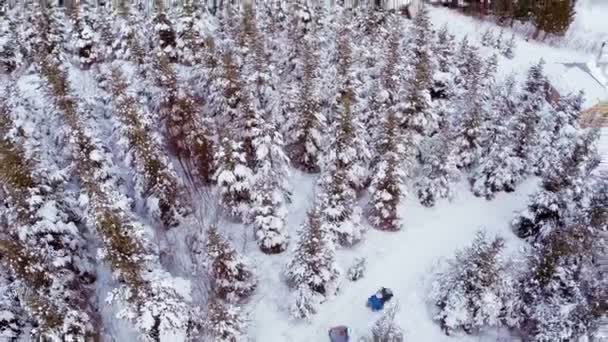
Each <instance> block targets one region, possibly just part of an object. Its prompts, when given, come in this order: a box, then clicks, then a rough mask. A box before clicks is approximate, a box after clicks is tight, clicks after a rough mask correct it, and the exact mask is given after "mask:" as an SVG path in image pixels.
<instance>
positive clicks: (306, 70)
mask: <svg viewBox="0 0 608 342" xmlns="http://www.w3.org/2000/svg"><path fill="white" fill-rule="evenodd" d="M312 49H313V46H311V43H310V42H308V41H305V42H304V43H303V44H302V46H301V50H300V51H301V57H300V58H299V60H301V63H302V66H301V68H302V80H301V81H299V82H300V87H299V89H298V90H297V100H296V104H295V109H294V113H293V115H291V118H292V120H293V121H294V122H293V123H292V124H290V125H289V132H288V136H287V143H288V151H289V156H290V159H291V161H292V162H293V165H294V166H295V167H296V168H298V169H300V170H303V171H306V172H311V173H314V172H319V171H320V164H321V159H322V154H323V147H322V146H323V144H322V141H321V140H322V139H323V131H324V127H325V117H324V116H323V113H322V112H321V99H320V96H319V93H318V92H319V89H318V84H317V83H318V80H317V78H318V76H317V74H318V72H319V71H318V69H317V64H318V63H317V58H316V56H315V54H314V53H313V51H312Z"/></svg>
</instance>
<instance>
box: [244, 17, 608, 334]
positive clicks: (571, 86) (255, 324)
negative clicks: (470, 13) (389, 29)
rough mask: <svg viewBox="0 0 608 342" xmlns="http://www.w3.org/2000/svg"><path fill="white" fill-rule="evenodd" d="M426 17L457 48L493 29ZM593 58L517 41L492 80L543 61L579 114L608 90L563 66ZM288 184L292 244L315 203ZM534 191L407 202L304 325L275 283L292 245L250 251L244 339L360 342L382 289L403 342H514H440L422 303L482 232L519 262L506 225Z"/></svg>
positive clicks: (603, 147)
mask: <svg viewBox="0 0 608 342" xmlns="http://www.w3.org/2000/svg"><path fill="white" fill-rule="evenodd" d="M430 14H431V19H432V21H433V23H434V25H435V28H437V29H438V28H440V27H441V26H443V25H444V24H446V23H447V25H448V29H449V30H450V32H451V33H452V34H455V35H456V37H457V39H460V38H462V37H463V36H465V35H468V37H469V40H470V41H473V42H476V43H478V44H479V45H481V44H480V41H481V35H482V33H483V32H484V31H485V30H486V28H487V27H490V26H492V25H493V24H492V23H488V22H480V21H478V20H475V19H473V18H469V17H465V16H462V15H459V14H457V13H454V12H453V11H450V10H447V9H443V8H432V9H431V10H430ZM456 17H457V18H456ZM600 24H601V23H600ZM600 24H598V25H600ZM588 27H589V26H588ZM495 29H496V31H498V30H499V28H495ZM482 51H483V52H484V55H485V56H486V57H487V58H489V56H490V55H491V54H492V53H495V52H496V53H497V51H493V49H491V48H485V47H482ZM593 57H594V56H593V53H592V52H583V50H579V51H575V50H572V49H568V48H565V47H561V48H558V47H554V46H550V45H547V44H542V43H538V42H533V41H530V42H526V41H524V40H523V39H521V38H517V48H516V52H515V58H513V59H506V58H504V57H499V73H500V74H502V75H507V74H511V73H516V75H517V76H518V77H520V80H521V79H523V78H524V77H525V74H526V71H527V69H528V68H529V67H530V66H531V65H532V64H534V63H536V62H538V60H539V59H540V58H542V59H544V60H545V62H546V65H545V71H546V74H547V77H548V78H549V80H550V81H551V83H552V85H553V86H554V87H555V88H556V89H557V90H558V91H559V92H560V93H564V94H565V93H569V92H578V91H579V90H583V91H584V92H585V94H586V101H585V107H591V106H593V105H595V104H596V103H598V102H599V101H604V100H606V99H608V89H607V88H606V87H603V86H601V85H600V84H599V83H598V82H597V81H596V80H594V79H593V77H592V76H591V75H590V74H589V73H587V72H585V71H584V70H583V69H580V68H577V67H568V66H566V65H564V63H581V64H585V63H587V62H588V61H590V60H593ZM602 133H603V135H602V139H601V142H600V151H601V153H603V155H604V156H606V157H605V158H606V159H608V130H607V129H604V130H603V131H602ZM606 159H605V160H606ZM604 165H606V163H604ZM291 181H292V187H293V189H294V192H293V194H294V198H293V202H292V203H291V204H290V207H289V211H290V214H289V216H288V224H287V226H288V227H289V229H290V230H291V231H290V232H289V234H290V235H291V236H295V235H296V230H297V229H298V228H299V226H300V225H301V224H302V222H303V221H304V218H305V215H306V211H307V209H308V207H309V206H310V205H311V204H312V198H313V195H314V193H313V191H314V190H313V189H314V186H313V185H314V183H315V179H314V177H311V176H307V175H303V174H301V173H299V172H294V174H293V176H292V179H291ZM536 188H537V181H536V180H535V179H530V180H528V181H526V182H525V183H524V184H522V185H520V186H519V187H518V189H517V191H516V192H514V193H510V194H505V193H500V194H498V195H497V197H496V198H495V199H494V200H492V201H487V200H485V199H483V198H477V197H474V196H473V195H472V194H471V192H470V191H469V187H468V184H465V183H461V184H459V185H458V187H457V189H456V190H457V191H455V193H456V196H455V198H454V199H453V200H452V201H451V202H449V201H445V200H444V201H440V202H438V203H437V205H436V206H435V207H433V208H425V207H423V206H421V205H420V204H419V203H418V201H417V199H415V198H409V199H408V200H406V201H405V202H404V203H403V205H402V207H401V209H400V215H401V217H403V218H404V229H403V230H401V231H399V232H394V233H389V232H381V231H377V230H373V229H370V230H369V231H368V233H367V236H366V239H365V240H364V241H363V242H362V243H361V244H359V245H357V246H355V247H354V248H351V249H340V250H338V252H337V258H338V263H339V265H340V268H341V269H348V268H349V267H350V266H351V265H353V263H354V262H355V259H356V258H358V257H363V258H366V259H367V265H366V270H367V271H366V273H365V274H364V276H363V278H362V279H360V280H358V281H356V282H351V281H349V280H347V279H346V275H342V279H341V283H340V291H339V292H338V294H337V295H336V296H335V297H334V298H331V299H329V300H328V301H327V302H325V303H323V304H322V305H321V308H320V310H319V312H318V313H317V314H316V315H314V316H313V317H312V318H311V319H310V320H309V321H308V322H303V321H293V320H290V319H288V318H287V317H289V313H288V307H287V306H288V302H289V301H288V300H287V298H288V296H289V295H290V291H291V290H290V289H289V288H287V286H286V285H285V283H284V281H283V279H282V278H281V274H282V270H283V268H284V266H285V262H286V260H287V257H286V256H285V255H287V256H288V255H290V254H291V252H292V250H293V248H294V247H295V243H293V242H292V245H291V246H290V249H289V250H288V251H287V252H286V253H284V254H283V255H278V256H274V255H273V256H268V255H263V254H261V253H259V252H257V251H253V250H251V252H250V253H249V254H250V256H251V257H252V258H253V259H254V261H255V264H256V265H257V274H258V275H259V287H258V290H257V293H256V295H255V297H254V298H253V299H252V303H251V305H250V306H249V307H250V319H251V322H250V326H249V331H248V335H249V336H250V338H251V339H252V340H254V341H264V342H284V341H290V342H292V341H293V342H312V341H315V342H316V341H327V340H328V329H330V328H331V327H333V326H336V325H346V326H348V327H349V329H351V333H352V335H353V336H352V340H353V341H357V338H359V337H362V336H368V335H369V332H370V330H371V327H372V325H373V324H374V322H375V321H376V320H377V319H378V318H379V317H380V315H381V313H374V312H371V311H370V310H369V308H367V307H366V306H365V303H366V300H367V298H368V297H369V296H370V295H372V294H373V293H374V292H376V291H377V290H378V289H379V288H380V287H382V286H384V287H389V288H391V289H393V291H394V293H395V300H398V301H399V304H400V307H401V311H400V312H399V313H398V315H397V321H398V322H399V324H400V325H401V327H402V328H403V329H404V330H405V338H406V340H408V341H434V342H435V341H459V342H460V341H462V342H464V341H497V340H501V339H505V340H509V341H514V338H513V337H511V336H508V333H506V332H500V331H499V332H497V331H492V332H485V333H484V334H482V335H481V336H468V335H454V336H446V335H445V334H444V333H443V332H442V331H441V330H440V328H439V326H438V325H437V324H436V323H435V322H433V320H432V315H433V312H432V310H433V308H432V305H430V304H429V303H428V300H427V293H428V281H429V276H430V275H431V274H432V271H433V268H434V266H435V265H437V263H438V262H439V261H440V260H441V259H443V258H451V257H452V256H453V255H454V252H455V251H456V250H457V249H460V248H462V247H465V246H467V245H468V244H470V242H471V241H472V239H473V237H474V234H475V233H476V232H477V231H478V230H480V229H484V230H486V232H487V233H488V234H489V235H490V236H492V235H500V236H502V237H503V238H505V240H506V247H507V253H509V254H512V255H517V254H518V252H519V251H520V249H521V248H522V247H523V242H522V241H521V240H520V239H518V238H517V237H516V236H515V235H514V234H513V232H512V231H511V229H510V227H509V222H510V220H511V219H512V217H513V215H514V213H515V212H516V211H519V210H521V209H523V208H525V206H526V204H527V202H528V196H529V195H530V194H532V193H533V192H534V191H535V190H536Z"/></svg>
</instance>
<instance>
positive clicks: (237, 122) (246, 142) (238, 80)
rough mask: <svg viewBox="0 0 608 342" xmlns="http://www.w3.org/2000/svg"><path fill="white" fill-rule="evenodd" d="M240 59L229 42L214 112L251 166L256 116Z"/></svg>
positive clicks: (223, 59) (225, 52)
mask: <svg viewBox="0 0 608 342" xmlns="http://www.w3.org/2000/svg"><path fill="white" fill-rule="evenodd" d="M242 64H243V60H242V58H240V56H239V54H238V53H236V51H233V49H232V48H231V47H230V46H228V47H227V48H226V49H225V51H224V52H223V54H222V63H221V68H222V70H221V78H220V79H219V81H220V82H221V89H222V91H221V93H220V94H217V95H216V96H218V95H219V96H220V100H219V101H217V108H215V110H214V111H215V112H216V113H218V118H217V120H218V122H219V124H220V125H222V127H226V128H227V133H229V134H230V135H231V136H232V137H231V138H232V139H235V140H236V141H238V142H239V144H240V145H241V148H242V149H243V153H244V156H245V161H246V163H247V167H249V168H253V167H254V165H255V151H254V148H253V131H254V129H255V125H256V124H257V123H258V120H256V119H257V118H256V114H257V113H256V111H255V110H254V107H253V104H252V102H253V101H254V99H252V98H251V96H250V94H249V93H248V92H247V89H246V87H245V80H244V76H243V74H242Z"/></svg>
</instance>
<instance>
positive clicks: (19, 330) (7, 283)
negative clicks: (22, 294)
mask: <svg viewBox="0 0 608 342" xmlns="http://www.w3.org/2000/svg"><path fill="white" fill-rule="evenodd" d="M0 262H2V261H1V259H0ZM4 273H5V271H2V272H0V338H2V339H4V340H5V341H11V342H12V341H18V339H19V338H20V337H21V336H22V334H23V332H24V330H25V329H27V328H29V327H26V322H27V317H26V315H25V312H24V311H23V309H21V308H20V305H19V298H18V288H19V286H20V285H21V283H20V282H18V281H15V279H12V277H11V276H10V275H8V274H4ZM7 273H8V272H7Z"/></svg>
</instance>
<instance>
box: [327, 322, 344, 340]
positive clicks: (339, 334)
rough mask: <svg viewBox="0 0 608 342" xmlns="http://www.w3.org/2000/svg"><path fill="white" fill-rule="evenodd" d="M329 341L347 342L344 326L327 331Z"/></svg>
mask: <svg viewBox="0 0 608 342" xmlns="http://www.w3.org/2000/svg"><path fill="white" fill-rule="evenodd" d="M329 340H330V341H331V342H348V341H349V339H348V328H347V327H346V326H344V325H339V326H337V327H333V328H331V329H329Z"/></svg>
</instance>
